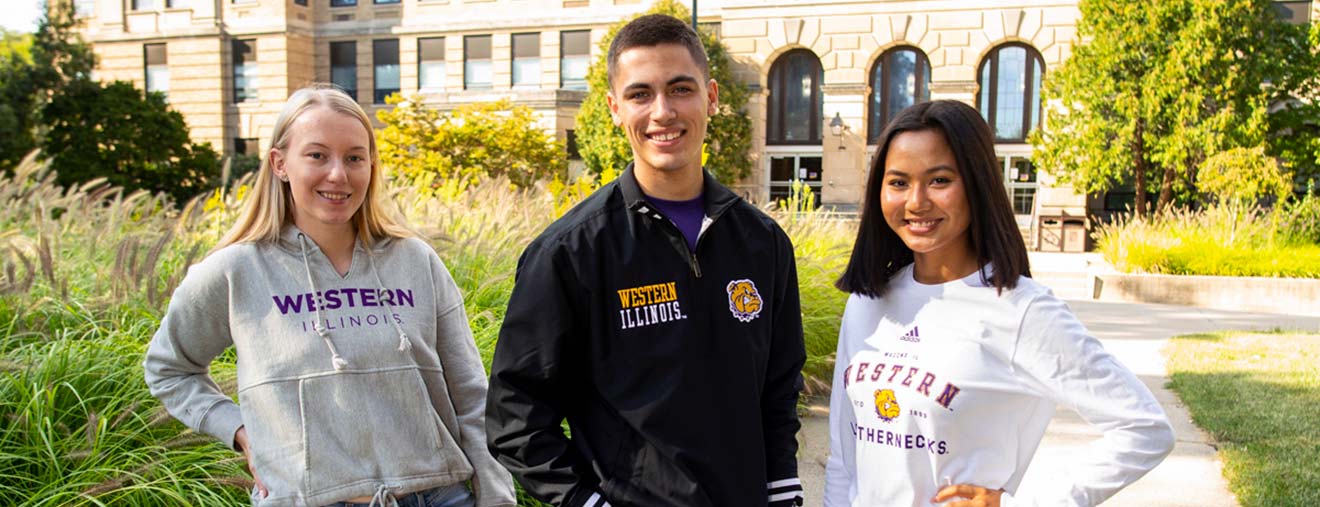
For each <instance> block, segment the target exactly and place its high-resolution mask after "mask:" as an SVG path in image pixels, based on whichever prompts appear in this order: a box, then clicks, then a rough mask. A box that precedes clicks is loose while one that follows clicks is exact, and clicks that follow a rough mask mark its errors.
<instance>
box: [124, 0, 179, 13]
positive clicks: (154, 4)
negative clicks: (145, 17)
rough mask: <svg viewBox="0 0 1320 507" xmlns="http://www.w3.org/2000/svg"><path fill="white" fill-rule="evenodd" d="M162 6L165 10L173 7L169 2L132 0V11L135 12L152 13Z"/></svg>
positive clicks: (166, 0) (172, 3)
mask: <svg viewBox="0 0 1320 507" xmlns="http://www.w3.org/2000/svg"><path fill="white" fill-rule="evenodd" d="M161 6H164V7H165V8H166V9H169V8H171V7H174V2H173V1H171V0H133V10H135V11H153V10H156V9H159V8H161Z"/></svg>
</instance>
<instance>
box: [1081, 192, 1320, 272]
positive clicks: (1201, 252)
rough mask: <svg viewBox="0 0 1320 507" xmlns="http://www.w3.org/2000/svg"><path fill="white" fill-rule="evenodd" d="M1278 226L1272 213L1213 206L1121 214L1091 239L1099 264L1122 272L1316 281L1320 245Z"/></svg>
mask: <svg viewBox="0 0 1320 507" xmlns="http://www.w3.org/2000/svg"><path fill="white" fill-rule="evenodd" d="M1284 227H1285V223H1284V222H1283V221H1282V220H1281V219H1280V217H1279V214H1278V213H1266V212H1265V211H1264V210H1262V209H1260V208H1248V207H1244V206H1214V207H1210V208H1206V209H1204V210H1201V211H1192V210H1187V209H1180V210H1173V211H1168V212H1165V213H1161V214H1157V215H1155V216H1153V217H1150V218H1143V217H1140V216H1127V217H1124V218H1121V219H1119V220H1116V221H1114V222H1113V223H1110V224H1107V225H1102V226H1100V227H1099V228H1098V229H1097V231H1096V233H1095V236H1096V245H1097V247H1098V248H1099V250H1100V251H1101V253H1102V254H1103V255H1104V257H1105V260H1106V261H1108V262H1109V263H1110V264H1112V265H1113V266H1114V267H1116V268H1118V269H1119V270H1120V271H1125V272H1136V273H1163V274H1175V275H1219V276H1269V277H1302V278H1320V246H1317V245H1316V244H1314V243H1313V242H1312V243H1307V242H1299V241H1296V240H1295V239H1293V237H1292V235H1291V234H1289V233H1287V231H1286V230H1285V229H1284Z"/></svg>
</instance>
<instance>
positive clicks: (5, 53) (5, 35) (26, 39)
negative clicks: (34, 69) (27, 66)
mask: <svg viewBox="0 0 1320 507" xmlns="http://www.w3.org/2000/svg"><path fill="white" fill-rule="evenodd" d="M8 59H19V60H22V61H24V62H27V63H32V34H30V33H23V32H15V31H12V30H8V29H5V28H0V60H8Z"/></svg>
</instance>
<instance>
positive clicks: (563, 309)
mask: <svg viewBox="0 0 1320 507" xmlns="http://www.w3.org/2000/svg"><path fill="white" fill-rule="evenodd" d="M571 276H572V274H571V271H569V270H568V269H567V263H566V262H564V263H561V262H557V261H556V259H555V252H554V250H552V249H547V248H544V247H543V246H542V245H541V242H540V241H539V240H538V241H536V242H533V243H532V245H531V246H529V247H528V248H527V250H526V251H525V252H523V255H522V258H521V259H520V260H519V261H518V271H517V276H516V278H515V281H514V287H513V294H512V295H511V296H510V297H509V306H508V311H507V312H506V314H505V316H504V323H503V325H502V326H501V328H500V337H499V342H498V343H497V344H496V346H495V358H494V361H493V363H492V365H491V379H490V392H489V394H488V398H487V404H486V433H487V434H486V437H487V439H488V442H489V445H490V450H491V453H492V454H494V455H495V457H496V458H497V459H498V460H499V461H500V463H503V464H504V466H506V467H508V469H509V471H510V472H513V475H514V476H515V477H516V478H517V479H518V482H520V483H521V484H522V485H523V487H524V488H526V489H527V491H528V492H530V493H531V494H532V496H535V497H536V498H538V499H540V500H542V501H546V502H550V503H552V504H554V505H564V506H572V507H577V506H592V507H595V506H602V505H608V503H607V502H605V499H604V497H602V496H601V494H600V492H599V491H598V490H597V488H598V485H597V483H596V480H595V477H594V475H593V474H591V473H590V464H589V463H588V462H587V460H586V459H585V458H584V457H583V456H582V455H581V454H580V453H579V452H578V451H577V449H576V448H574V446H573V444H572V442H571V441H570V440H569V439H568V437H567V436H565V435H564V430H563V427H562V424H563V421H564V418H565V414H566V413H567V410H566V405H567V403H568V397H570V396H574V395H575V392H576V389H575V388H574V386H572V385H571V383H570V382H569V380H568V374H567V372H568V370H569V368H565V361H566V360H568V359H569V358H568V357H567V356H568V354H569V351H570V350H571V348H570V347H569V343H568V342H569V340H571V339H572V338H573V336H572V334H573V332H574V312H575V309H574V308H573V305H572V303H571V299H572V292H571V291H572V289H571V288H570V285H569V284H568V283H567V282H566V280H565V278H566V277H571Z"/></svg>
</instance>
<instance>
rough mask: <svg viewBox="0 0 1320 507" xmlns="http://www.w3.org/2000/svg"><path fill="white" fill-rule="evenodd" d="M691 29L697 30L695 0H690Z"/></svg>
mask: <svg viewBox="0 0 1320 507" xmlns="http://www.w3.org/2000/svg"><path fill="white" fill-rule="evenodd" d="M692 31H694V32H696V31H697V0H692ZM697 33H701V32H697Z"/></svg>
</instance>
